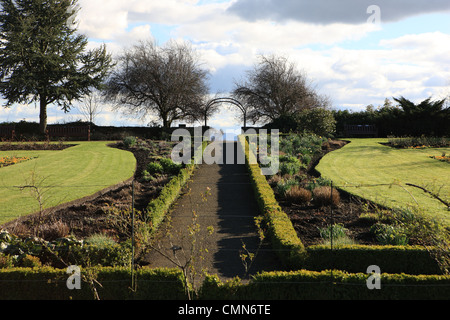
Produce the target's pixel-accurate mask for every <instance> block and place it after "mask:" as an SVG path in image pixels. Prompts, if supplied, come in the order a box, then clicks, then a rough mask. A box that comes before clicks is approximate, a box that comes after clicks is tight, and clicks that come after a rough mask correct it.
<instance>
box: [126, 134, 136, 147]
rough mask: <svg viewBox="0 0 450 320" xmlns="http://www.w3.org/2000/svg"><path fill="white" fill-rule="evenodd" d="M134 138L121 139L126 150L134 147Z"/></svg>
mask: <svg viewBox="0 0 450 320" xmlns="http://www.w3.org/2000/svg"><path fill="white" fill-rule="evenodd" d="M136 141H137V140H136V137H132V136H128V137H125V138H124V139H123V144H124V146H125V147H126V148H131V147H134V146H135V145H136Z"/></svg>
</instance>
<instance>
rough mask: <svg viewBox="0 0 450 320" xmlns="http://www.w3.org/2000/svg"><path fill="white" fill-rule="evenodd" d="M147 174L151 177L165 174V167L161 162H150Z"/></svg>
mask: <svg viewBox="0 0 450 320" xmlns="http://www.w3.org/2000/svg"><path fill="white" fill-rule="evenodd" d="M146 171H147V173H149V174H150V175H154V174H161V173H163V172H164V169H163V166H162V165H161V164H160V163H159V162H150V163H149V164H148V165H147V170H146Z"/></svg>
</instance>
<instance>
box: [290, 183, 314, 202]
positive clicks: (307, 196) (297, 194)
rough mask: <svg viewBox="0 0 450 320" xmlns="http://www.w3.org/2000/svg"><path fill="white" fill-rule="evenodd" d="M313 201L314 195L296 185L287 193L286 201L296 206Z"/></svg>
mask: <svg viewBox="0 0 450 320" xmlns="http://www.w3.org/2000/svg"><path fill="white" fill-rule="evenodd" d="M311 199H312V193H311V191H309V190H306V189H305V188H302V187H300V186H297V185H294V186H292V187H291V188H290V189H289V190H288V191H287V192H286V200H287V201H289V202H290V203H294V204H307V203H309V202H310V201H311Z"/></svg>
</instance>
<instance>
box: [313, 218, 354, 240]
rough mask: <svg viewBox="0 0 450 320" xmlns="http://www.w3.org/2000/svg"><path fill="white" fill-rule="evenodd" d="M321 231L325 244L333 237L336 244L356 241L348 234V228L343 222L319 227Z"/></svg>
mask: <svg viewBox="0 0 450 320" xmlns="http://www.w3.org/2000/svg"><path fill="white" fill-rule="evenodd" d="M319 232H320V236H321V238H322V239H323V241H324V244H325V245H329V244H330V243H331V239H333V244H335V245H350V244H354V241H353V240H352V239H350V238H349V236H348V235H347V232H348V230H347V229H346V228H345V227H344V226H343V225H342V224H339V223H338V224H334V225H330V226H328V227H326V228H322V229H319Z"/></svg>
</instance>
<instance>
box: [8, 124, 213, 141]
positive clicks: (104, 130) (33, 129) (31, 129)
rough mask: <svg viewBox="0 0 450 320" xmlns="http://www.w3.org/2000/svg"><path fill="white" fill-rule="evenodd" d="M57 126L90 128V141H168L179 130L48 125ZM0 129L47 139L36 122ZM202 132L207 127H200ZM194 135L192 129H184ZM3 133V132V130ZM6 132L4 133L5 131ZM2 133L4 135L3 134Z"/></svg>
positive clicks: (25, 137) (16, 137) (27, 137)
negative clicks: (9, 129)
mask: <svg viewBox="0 0 450 320" xmlns="http://www.w3.org/2000/svg"><path fill="white" fill-rule="evenodd" d="M52 126H59V127H78V126H89V127H90V139H91V140H102V141H103V140H105V141H108V140H122V139H124V138H125V137H127V136H136V137H140V138H143V139H154V140H159V139H170V137H171V134H172V132H173V130H175V129H179V127H172V128H166V129H165V128H162V127H145V126H143V127H115V126H97V125H95V124H89V122H83V121H76V122H71V123H65V124H54V125H49V127H52ZM0 127H9V128H14V140H18V141H20V140H44V139H46V138H47V137H46V136H45V135H42V134H40V133H39V123H36V122H27V121H19V122H3V123H0ZM202 128H203V130H205V129H207V127H202ZM184 129H187V130H189V131H190V132H191V135H192V136H193V135H194V128H193V127H186V128H184ZM3 131H5V130H3ZM3 131H2V132H3ZM5 132H6V131H5ZM5 132H4V133H5ZM1 138H3V139H8V140H9V139H11V134H10V133H7V134H3V136H1V135H0V139H1ZM76 139H77V137H74V138H72V139H71V138H70V137H66V138H65V139H64V140H76Z"/></svg>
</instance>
